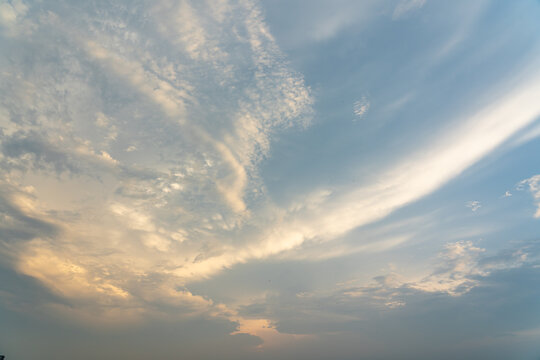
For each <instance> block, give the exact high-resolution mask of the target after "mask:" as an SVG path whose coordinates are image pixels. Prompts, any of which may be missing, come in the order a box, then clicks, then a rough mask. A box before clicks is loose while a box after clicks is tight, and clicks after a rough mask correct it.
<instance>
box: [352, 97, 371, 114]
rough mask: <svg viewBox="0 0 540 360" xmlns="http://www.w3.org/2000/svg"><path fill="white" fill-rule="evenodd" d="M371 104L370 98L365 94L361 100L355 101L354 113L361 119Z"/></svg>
mask: <svg viewBox="0 0 540 360" xmlns="http://www.w3.org/2000/svg"><path fill="white" fill-rule="evenodd" d="M370 105H371V104H370V103H369V101H368V99H367V98H366V97H365V96H362V98H360V100H357V101H355V102H354V104H353V112H354V115H356V116H357V117H358V118H359V119H362V118H364V116H365V115H366V113H367V112H368V110H369V107H370Z"/></svg>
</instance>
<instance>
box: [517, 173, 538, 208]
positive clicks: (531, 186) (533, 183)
mask: <svg viewBox="0 0 540 360" xmlns="http://www.w3.org/2000/svg"><path fill="white" fill-rule="evenodd" d="M524 187H528V190H529V192H530V193H531V194H532V196H533V198H534V200H535V201H536V202H537V206H538V209H537V211H536V213H535V214H534V217H535V218H540V175H534V176H531V177H530V178H528V179H525V180H522V181H521V182H520V183H519V184H518V189H522V188H524Z"/></svg>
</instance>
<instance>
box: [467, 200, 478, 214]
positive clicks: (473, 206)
mask: <svg viewBox="0 0 540 360" xmlns="http://www.w3.org/2000/svg"><path fill="white" fill-rule="evenodd" d="M465 206H466V207H468V208H469V209H471V211H472V212H475V211H476V210H478V209H480V208H481V207H482V205H481V204H480V201H477V200H472V201H467V202H466V203H465Z"/></svg>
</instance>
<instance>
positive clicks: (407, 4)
mask: <svg viewBox="0 0 540 360" xmlns="http://www.w3.org/2000/svg"><path fill="white" fill-rule="evenodd" d="M425 3H426V0H401V1H400V2H399V3H398V4H397V6H396V7H395V8H394V13H393V14H392V19H394V20H395V19H399V18H400V17H403V16H404V15H405V14H407V13H408V12H411V11H413V10H416V9H419V8H421V7H422V6H424V4H425Z"/></svg>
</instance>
